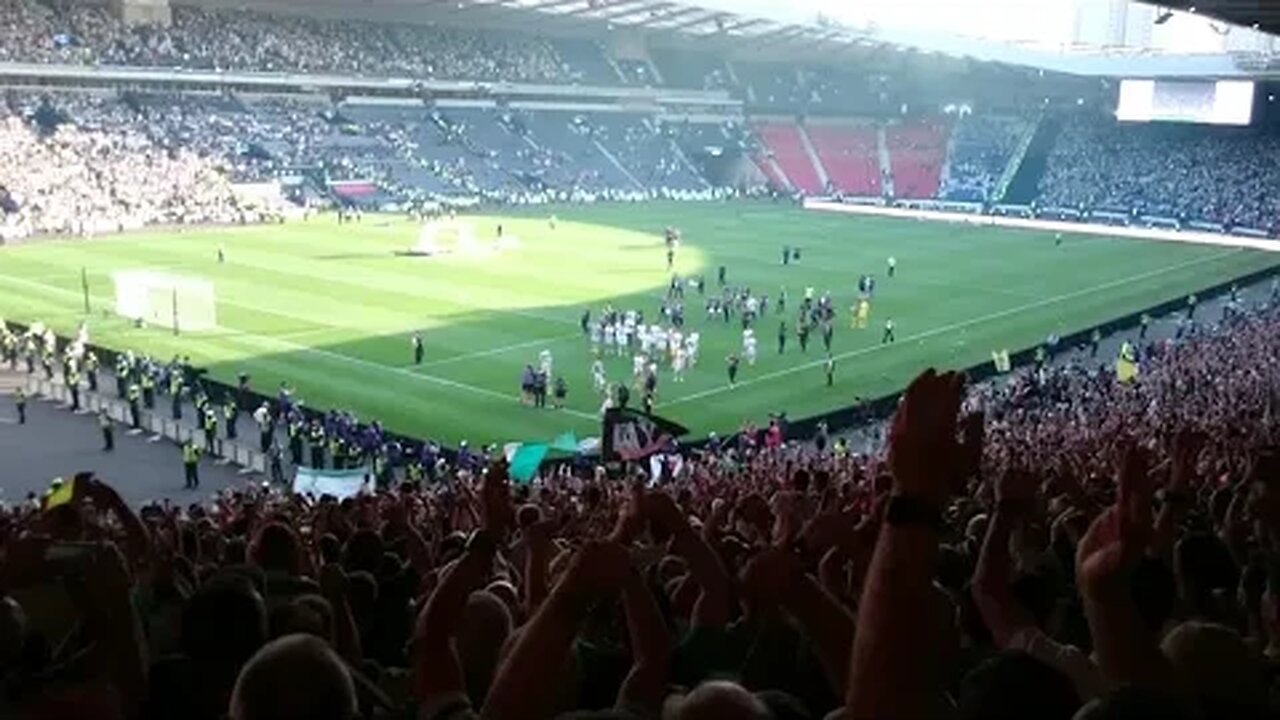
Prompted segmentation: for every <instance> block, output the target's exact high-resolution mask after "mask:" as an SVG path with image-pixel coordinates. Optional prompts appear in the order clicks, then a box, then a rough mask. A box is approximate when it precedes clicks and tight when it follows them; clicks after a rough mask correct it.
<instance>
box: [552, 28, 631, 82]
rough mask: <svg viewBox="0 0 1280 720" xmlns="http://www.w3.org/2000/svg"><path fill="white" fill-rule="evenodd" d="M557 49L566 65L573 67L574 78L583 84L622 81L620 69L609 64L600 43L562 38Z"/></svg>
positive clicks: (556, 43)
mask: <svg viewBox="0 0 1280 720" xmlns="http://www.w3.org/2000/svg"><path fill="white" fill-rule="evenodd" d="M555 47H556V50H557V51H558V52H559V54H560V57H562V58H564V62H565V65H566V66H567V67H570V68H572V69H573V73H574V80H575V81H577V82H580V83H581V84H583V85H604V86H611V85H617V84H618V83H619V82H621V78H619V77H618V71H617V70H615V69H614V67H613V66H612V65H610V64H609V60H608V59H607V58H606V57H605V55H604V50H603V49H601V47H600V44H599V43H597V42H595V41H592V40H574V39H568V38H565V39H560V40H556V41H555Z"/></svg>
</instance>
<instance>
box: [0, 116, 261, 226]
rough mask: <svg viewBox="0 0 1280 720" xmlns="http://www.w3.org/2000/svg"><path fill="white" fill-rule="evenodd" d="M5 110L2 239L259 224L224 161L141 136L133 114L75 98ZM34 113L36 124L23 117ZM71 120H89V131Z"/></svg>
mask: <svg viewBox="0 0 1280 720" xmlns="http://www.w3.org/2000/svg"><path fill="white" fill-rule="evenodd" d="M17 107H18V110H17V112H14V111H13V110H12V109H11V108H10V107H6V108H4V109H0V235H3V236H4V237H6V238H20V237H26V236H28V235H33V234H80V235H92V234H96V233H109V232H118V231H120V230H124V229H131V228H139V227H142V226H144V225H150V224H164V223H179V224H194V223H226V222H241V221H244V220H246V219H250V218H251V217H252V215H253V214H252V212H250V211H249V210H248V209H247V208H242V207H240V205H239V204H238V203H237V201H236V199H235V197H234V195H233V193H232V192H231V189H230V186H229V184H228V181H227V178H226V176H225V175H224V173H223V172H222V171H221V169H220V168H219V166H218V161H217V160H215V159H212V158H208V157H203V156H201V155H200V154H199V153H197V152H195V151H193V150H191V149H188V148H185V147H171V146H167V145H166V144H164V143H162V142H158V141H157V140H156V139H155V138H153V137H151V136H148V135H147V134H146V133H145V132H142V131H141V130H140V129H139V127H138V126H137V125H136V123H133V122H131V121H129V119H128V118H127V115H128V112H127V111H126V110H123V109H122V108H119V107H115V106H113V107H112V108H111V109H110V110H107V111H105V112H97V110H98V109H99V108H100V107H102V105H101V104H99V103H98V101H97V100H96V99H94V98H92V97H90V96H78V95H71V96H69V97H68V98H67V102H66V103H65V105H64V106H63V108H62V109H60V110H55V109H53V108H52V107H50V106H49V105H48V104H47V103H46V102H44V101H38V102H36V103H31V102H27V103H25V104H22V103H19V104H17ZM24 111H30V112H31V113H32V115H31V116H30V117H27V116H24V115H23V114H22V112H24ZM68 113H76V114H78V115H79V116H80V117H84V118H87V120H86V121H85V122H83V123H77V122H75V121H73V120H71V119H70V117H69V116H68Z"/></svg>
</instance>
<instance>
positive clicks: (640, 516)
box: [609, 482, 645, 545]
mask: <svg viewBox="0 0 1280 720" xmlns="http://www.w3.org/2000/svg"><path fill="white" fill-rule="evenodd" d="M644 524H645V493H644V486H643V485H642V484H640V483H639V482H633V483H632V484H631V487H630V488H629V489H628V493H627V497H626V499H625V500H624V501H623V504H622V508H621V510H620V511H619V513H618V520H617V523H616V524H615V525H614V527H613V533H611V534H610V535H609V539H610V540H611V541H613V542H617V543H621V544H623V545H629V544H631V542H632V541H633V540H635V538H636V536H637V535H639V534H640V533H641V532H642V531H643V530H644Z"/></svg>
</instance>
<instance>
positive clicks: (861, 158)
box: [805, 122, 880, 196]
mask: <svg viewBox="0 0 1280 720" xmlns="http://www.w3.org/2000/svg"><path fill="white" fill-rule="evenodd" d="M805 132H807V133H808V134H809V141H810V142H812V143H813V149H814V150H815V151H816V152H817V153H818V157H819V158H821V160H822V166H823V168H825V169H826V171H827V177H828V178H829V179H830V180H831V184H832V185H833V186H834V187H835V189H836V190H838V191H840V192H843V193H847V194H850V195H864V196H878V195H880V155H879V148H878V144H877V142H876V127H875V125H872V124H865V125H827V124H821V123H813V122H811V123H808V124H807V125H806V126H805Z"/></svg>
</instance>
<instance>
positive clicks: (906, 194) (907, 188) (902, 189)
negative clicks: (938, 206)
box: [886, 119, 950, 198]
mask: <svg viewBox="0 0 1280 720" xmlns="http://www.w3.org/2000/svg"><path fill="white" fill-rule="evenodd" d="M949 132H950V128H949V127H948V126H947V125H946V123H944V122H942V121H940V120H933V119H923V120H903V121H901V122H897V123H892V124H890V125H889V127H888V128H887V130H886V136H887V140H888V145H889V159H890V166H891V167H892V170H893V188H894V192H895V194H896V195H897V196H898V197H900V198H931V197H935V196H936V195H937V194H938V185H939V182H940V180H941V176H942V165H943V163H944V162H945V161H946V157H947V137H948V134H949Z"/></svg>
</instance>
